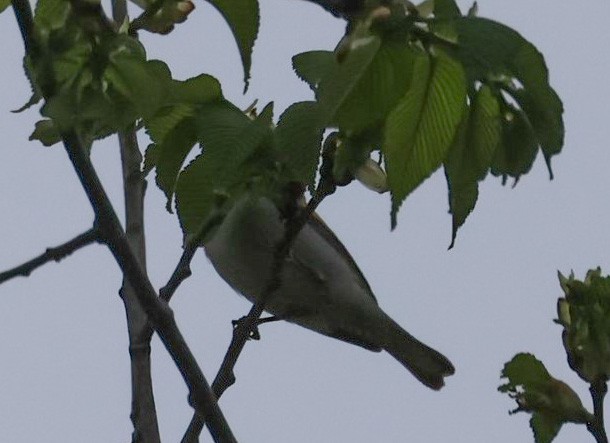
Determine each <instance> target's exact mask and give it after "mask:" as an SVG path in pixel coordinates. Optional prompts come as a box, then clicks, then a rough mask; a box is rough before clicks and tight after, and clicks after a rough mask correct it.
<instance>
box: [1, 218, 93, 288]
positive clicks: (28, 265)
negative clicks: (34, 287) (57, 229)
mask: <svg viewBox="0 0 610 443" xmlns="http://www.w3.org/2000/svg"><path fill="white" fill-rule="evenodd" d="M98 241H99V234H98V230H97V228H96V227H95V226H94V227H93V228H91V229H89V230H88V231H85V232H83V233H82V234H79V235H77V236H76V237H74V238H73V239H71V240H68V241H67V242H65V243H63V244H61V245H59V246H55V247H52V248H47V250H46V251H44V252H43V253H42V254H40V255H39V256H38V257H35V258H33V259H31V260H29V261H27V262H25V263H23V264H21V265H19V266H16V267H14V268H13V269H9V270H8V271H5V272H2V273H0V284H2V283H4V282H5V281H8V280H10V279H12V278H14V277H19V276H22V277H28V276H29V275H30V274H31V273H32V271H34V270H35V269H37V268H39V267H40V266H42V265H44V264H46V263H48V262H50V261H56V262H59V261H61V260H63V259H64V258H66V257H67V256H68V255H70V254H72V253H73V252H75V251H77V250H79V249H81V248H84V247H85V246H88V245H90V244H91V243H95V242H98Z"/></svg>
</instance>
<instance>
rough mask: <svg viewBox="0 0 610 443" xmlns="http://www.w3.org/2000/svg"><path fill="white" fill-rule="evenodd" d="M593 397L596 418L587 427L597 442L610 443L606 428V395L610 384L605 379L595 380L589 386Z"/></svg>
mask: <svg viewBox="0 0 610 443" xmlns="http://www.w3.org/2000/svg"><path fill="white" fill-rule="evenodd" d="M589 392H591V398H592V399H593V416H594V418H595V419H594V420H592V421H589V422H587V429H588V430H589V432H590V433H591V435H593V437H595V441H596V442H597V443H608V436H607V435H606V428H605V425H604V397H605V396H606V393H607V392H608V385H607V384H606V381H605V380H603V379H601V378H600V379H598V380H595V381H594V382H593V383H591V386H590V387H589Z"/></svg>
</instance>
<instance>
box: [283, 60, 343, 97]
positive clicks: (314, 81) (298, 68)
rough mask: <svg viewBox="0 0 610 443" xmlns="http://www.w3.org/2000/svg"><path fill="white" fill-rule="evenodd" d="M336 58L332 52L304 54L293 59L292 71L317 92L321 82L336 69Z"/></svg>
mask: <svg viewBox="0 0 610 443" xmlns="http://www.w3.org/2000/svg"><path fill="white" fill-rule="evenodd" d="M336 63H337V61H336V58H335V54H334V52H332V51H309V52H302V53H301V54H297V55H295V56H294V57H292V69H294V72H295V73H296V75H297V76H298V77H299V78H300V79H301V80H303V81H304V82H305V83H307V84H308V85H309V87H310V88H311V89H312V91H314V92H315V91H316V89H317V88H318V85H319V84H320V81H321V80H322V79H323V78H324V77H325V76H326V75H328V74H329V73H330V72H332V70H333V69H336Z"/></svg>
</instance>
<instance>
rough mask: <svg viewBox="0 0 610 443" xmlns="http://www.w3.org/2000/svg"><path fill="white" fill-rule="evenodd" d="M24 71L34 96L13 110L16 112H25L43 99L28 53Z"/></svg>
mask: <svg viewBox="0 0 610 443" xmlns="http://www.w3.org/2000/svg"><path fill="white" fill-rule="evenodd" d="M23 72H24V73H25V76H26V78H27V79H28V83H29V84H30V88H31V89H32V96H31V97H30V99H29V100H28V101H27V102H26V103H25V104H24V105H23V106H21V107H20V108H19V109H16V110H14V111H11V112H15V113H19V112H23V111H25V110H26V109H28V108H30V107H32V106H34V105H35V104H36V103H38V102H40V100H42V92H41V91H40V87H39V86H38V84H37V83H36V81H35V80H34V75H35V74H34V68H33V66H32V61H31V59H30V57H29V56H28V55H25V56H24V57H23Z"/></svg>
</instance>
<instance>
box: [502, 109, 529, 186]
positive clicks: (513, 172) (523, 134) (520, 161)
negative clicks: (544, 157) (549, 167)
mask: <svg viewBox="0 0 610 443" xmlns="http://www.w3.org/2000/svg"><path fill="white" fill-rule="evenodd" d="M503 114H504V115H503V118H502V141H501V143H500V145H499V146H498V149H497V150H496V153H495V156H494V159H493V161H492V164H491V173H492V174H493V175H495V176H501V177H502V182H503V183H506V179H507V178H508V177H512V178H514V179H515V184H516V182H517V181H518V180H519V178H520V177H521V176H522V175H524V174H527V173H528V172H529V171H530V169H532V166H533V164H534V160H535V159H536V154H537V153H538V142H537V141H536V136H535V135H534V133H533V131H532V127H531V126H530V124H529V122H528V121H527V117H526V116H525V114H524V113H523V112H522V111H520V110H518V109H516V108H514V107H512V106H510V105H509V106H508V107H506V108H505V109H504V110H503Z"/></svg>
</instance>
